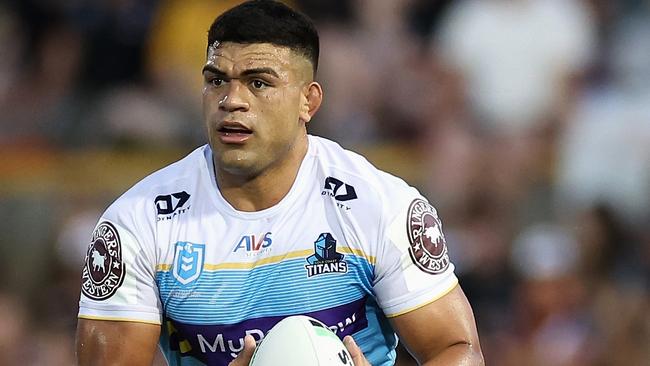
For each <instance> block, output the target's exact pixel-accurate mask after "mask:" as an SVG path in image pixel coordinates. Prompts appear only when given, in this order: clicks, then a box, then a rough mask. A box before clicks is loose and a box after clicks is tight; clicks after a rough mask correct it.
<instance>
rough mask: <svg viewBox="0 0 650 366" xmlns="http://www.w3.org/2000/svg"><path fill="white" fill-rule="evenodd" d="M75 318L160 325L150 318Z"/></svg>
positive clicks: (89, 316) (84, 316) (85, 316)
mask: <svg viewBox="0 0 650 366" xmlns="http://www.w3.org/2000/svg"><path fill="white" fill-rule="evenodd" d="M77 318H79V319H88V320H108V321H113V322H131V323H143V324H153V325H161V323H160V322H157V321H152V320H142V319H132V318H120V317H113V316H94V315H77Z"/></svg>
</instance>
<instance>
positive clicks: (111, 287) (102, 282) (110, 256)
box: [81, 221, 126, 300]
mask: <svg viewBox="0 0 650 366" xmlns="http://www.w3.org/2000/svg"><path fill="white" fill-rule="evenodd" d="M125 274H126V268H125V267H124V263H123V262H122V245H121V242H120V236H119V234H118V232H117V229H116V228H115V226H113V224H111V223H110V222H107V221H104V222H102V223H100V224H99V225H98V226H97V228H96V229H95V231H94V232H93V235H92V238H91V241H90V246H89V247H88V252H87V253H86V265H85V266H84V268H83V273H82V276H81V281H82V285H81V291H82V292H83V294H84V295H86V296H87V297H88V298H91V299H93V300H105V299H108V298H109V297H111V296H113V294H115V292H116V291H117V289H118V288H119V287H120V286H121V285H122V282H123V281H124V276H125Z"/></svg>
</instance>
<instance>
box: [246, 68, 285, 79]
mask: <svg viewBox="0 0 650 366" xmlns="http://www.w3.org/2000/svg"><path fill="white" fill-rule="evenodd" d="M241 74H242V76H250V75H257V74H268V75H271V76H273V77H276V78H278V79H279V78H280V75H278V73H277V72H275V70H273V69H272V68H270V67H258V68H253V69H247V70H244V71H242V73H241Z"/></svg>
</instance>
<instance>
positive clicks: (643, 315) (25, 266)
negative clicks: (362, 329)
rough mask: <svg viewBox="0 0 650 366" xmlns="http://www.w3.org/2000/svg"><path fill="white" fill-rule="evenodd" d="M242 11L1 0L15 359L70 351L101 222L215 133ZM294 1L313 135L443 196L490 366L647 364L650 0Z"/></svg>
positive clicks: (1, 195) (65, 356)
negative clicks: (225, 31) (310, 90)
mask: <svg viewBox="0 0 650 366" xmlns="http://www.w3.org/2000/svg"><path fill="white" fill-rule="evenodd" d="M235 3H237V1H226V0H223V1H221V0H40V1H39V0H20V1H19V0H16V1H7V0H4V1H0V44H2V47H1V51H0V277H1V278H2V281H0V284H1V285H0V319H2V326H0V364H2V365H70V364H72V363H73V339H74V337H73V334H74V328H75V323H76V312H77V301H78V296H79V277H80V268H81V266H82V261H83V257H84V253H85V248H86V246H87V243H88V240H89V237H90V232H91V230H92V228H93V226H94V224H95V220H96V219H97V218H98V216H99V215H100V213H101V212H102V211H103V210H104V209H105V208H106V206H107V205H108V204H109V203H110V202H111V201H112V200H113V199H115V198H116V197H117V196H118V195H119V194H120V193H121V192H123V191H124V190H125V189H127V188H128V187H129V186H130V185H132V184H133V183H135V182H136V181H137V180H139V179H140V178H142V177H144V176H145V175H147V174H148V173H150V172H152V171H154V170H156V169H158V168H160V167H162V166H164V165H165V164H167V163H169V162H171V161H174V160H176V159H178V158H180V157H182V156H184V155H185V154H186V153H188V152H189V151H191V150H192V149H193V148H194V147H196V146H198V145H200V144H203V143H204V141H205V139H204V136H203V127H202V123H201V118H200V93H201V75H200V67H201V65H202V63H203V57H204V52H205V38H206V37H205V35H206V31H207V29H208V27H209V24H210V23H211V21H212V20H213V18H214V17H215V16H216V15H217V14H219V13H220V12H221V11H223V10H224V9H226V8H228V7H230V6H232V5H233V4H235ZM291 4H293V5H295V6H296V7H298V8H300V9H302V10H303V11H305V12H306V13H307V14H309V15H310V16H312V17H313V18H314V19H315V21H316V22H317V24H318V27H319V30H320V32H321V39H322V51H321V68H320V72H319V76H318V79H319V80H320V81H321V82H322V83H323V84H324V87H325V93H326V99H325V104H324V106H323V108H322V110H321V111H320V113H319V114H318V116H317V118H316V119H315V120H314V121H313V122H312V123H311V124H310V127H309V129H310V131H311V133H313V134H318V135H323V136H326V137H330V138H333V139H335V140H337V141H339V142H340V143H341V144H342V145H344V146H345V147H348V148H352V149H355V150H358V151H360V152H362V153H364V154H366V156H368V158H369V159H370V160H371V161H372V162H374V163H375V164H376V165H378V166H379V167H381V168H383V169H386V170H388V171H390V172H393V173H395V174H397V175H400V176H402V177H404V178H405V179H407V180H408V181H409V182H410V183H412V184H414V185H416V186H417V187H418V188H419V189H420V190H421V191H422V192H423V193H425V194H426V195H427V196H428V197H429V198H430V199H431V201H432V202H433V203H434V204H435V205H436V206H437V207H438V209H439V211H440V212H441V213H442V218H443V221H444V224H445V229H446V230H445V231H446V235H447V239H448V242H449V246H450V250H451V253H452V259H453V260H454V261H455V263H456V265H457V274H458V275H459V277H460V278H461V281H462V284H463V286H464V288H465V291H466V292H467V295H468V297H469V298H470V300H471V302H472V304H473V306H474V309H475V312H476V316H477V320H478V325H479V332H480V336H481V339H482V346H483V350H484V353H485V356H486V360H487V363H488V364H490V365H650V347H648V346H649V345H650V1H643V0H620V1H608V0H584V1H581V0H476V1H464V0H446V1H445V0H337V1H329V0H295V1H292V2H291ZM432 326H435V324H432ZM401 355H402V356H401V357H400V364H401V365H409V364H412V361H409V360H408V357H406V356H405V355H404V352H403V351H402V352H401Z"/></svg>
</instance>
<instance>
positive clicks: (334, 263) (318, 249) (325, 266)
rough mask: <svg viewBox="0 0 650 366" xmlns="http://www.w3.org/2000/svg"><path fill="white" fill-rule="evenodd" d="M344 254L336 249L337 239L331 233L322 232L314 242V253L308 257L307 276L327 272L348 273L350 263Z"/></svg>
mask: <svg viewBox="0 0 650 366" xmlns="http://www.w3.org/2000/svg"><path fill="white" fill-rule="evenodd" d="M344 257H345V255H344V254H342V253H338V252H337V251H336V239H334V237H333V236H332V234H330V233H322V234H320V235H319V236H318V239H316V241H315V242H314V254H312V255H310V256H309V257H307V263H308V264H305V269H306V270H307V277H312V276H317V275H322V274H325V273H347V272H348V263H347V262H346V261H344V260H343V258H344Z"/></svg>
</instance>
